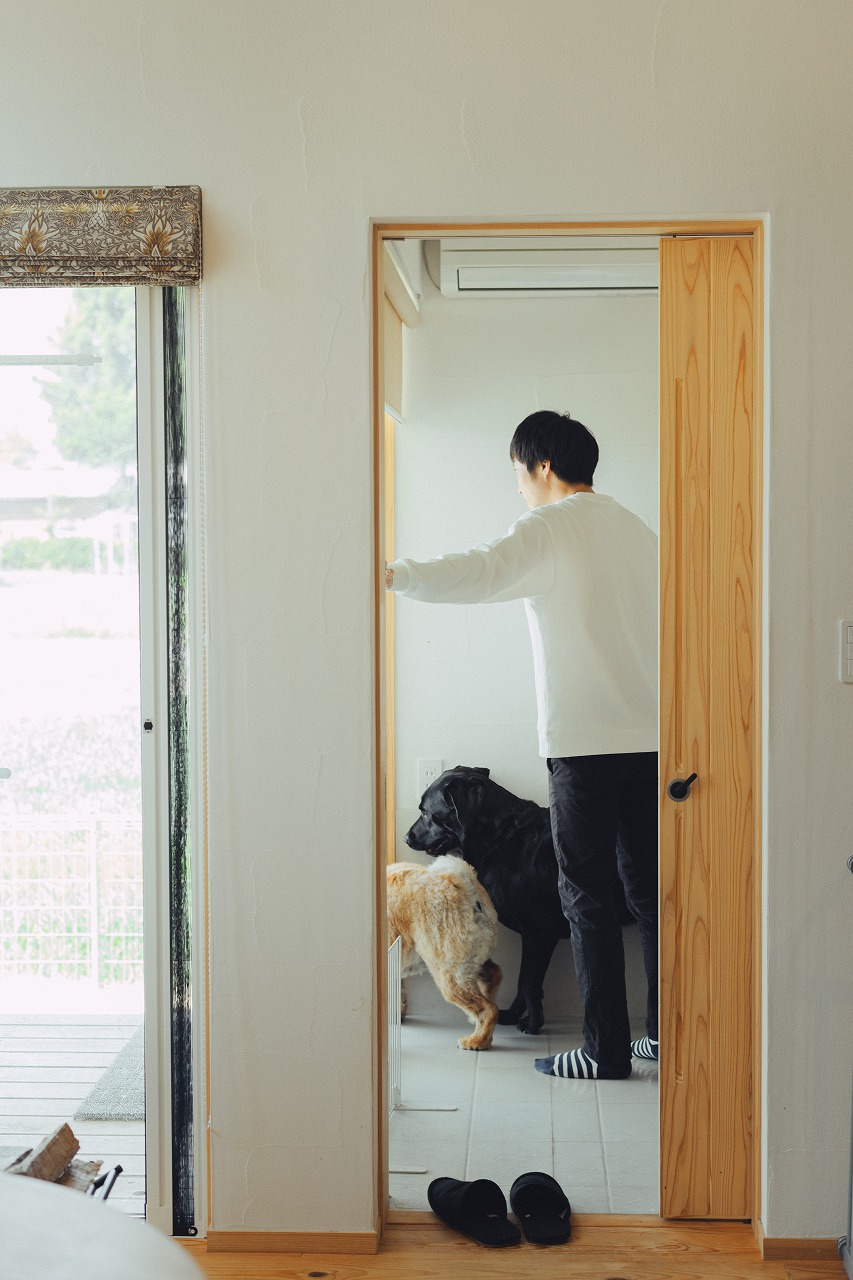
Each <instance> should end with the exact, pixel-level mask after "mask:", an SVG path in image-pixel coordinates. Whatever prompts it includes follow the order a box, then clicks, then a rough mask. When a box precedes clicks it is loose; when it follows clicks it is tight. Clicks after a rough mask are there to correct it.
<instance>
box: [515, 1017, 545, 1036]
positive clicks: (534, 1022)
mask: <svg viewBox="0 0 853 1280" xmlns="http://www.w3.org/2000/svg"><path fill="white" fill-rule="evenodd" d="M544 1025H545V1019H544V1018H531V1016H530V1015H529V1014H527V1013H523V1014H522V1015H521V1017H520V1018H519V1020H518V1022H517V1023H516V1026H517V1027H518V1029H519V1031H521V1032H522V1034H523V1035H526V1036H538V1035H540V1034H541V1032H542V1028H543V1027H544Z"/></svg>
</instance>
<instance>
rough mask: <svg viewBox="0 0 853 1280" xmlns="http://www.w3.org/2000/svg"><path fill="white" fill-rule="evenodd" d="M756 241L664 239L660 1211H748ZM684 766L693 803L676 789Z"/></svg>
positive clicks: (755, 686)
mask: <svg viewBox="0 0 853 1280" xmlns="http://www.w3.org/2000/svg"><path fill="white" fill-rule="evenodd" d="M755 248H756V246H755V241H754V239H753V237H751V236H743V237H741V236H737V237H734V236H733V237H724V238H699V237H697V238H680V237H679V238H663V239H662V240H661V292H660V303H661V305H660V313H661V757H660V759H661V782H662V796H661V828H660V829H661V957H662V964H661V1067H660V1080H661V1214H662V1216H664V1217H691V1218H751V1217H752V1216H753V1215H754V1212H757V1206H756V1205H755V1203H754V1187H755V1178H756V1173H755V1170H754V1168H753V1152H754V1151H755V1150H756V1145H755V1139H756V1134H755V1125H756V1123H757V1115H758V1106H757V1085H758V1080H757V1072H756V1070H755V1061H756V1059H755V1052H756V1050H755V1046H754V1043H753V1038H754V1035H757V1028H758V1008H757V995H756V993H757V990H758V973H757V960H756V957H757V936H756V935H757V921H756V918H755V905H754V903H755V897H756V893H757V883H758V881H757V877H758V854H759V842H758V830H757V826H758V819H757V813H758V798H757V795H756V785H757V779H758V778H759V776H760V774H759V770H758V766H757V761H758V754H757V753H758V732H759V721H758V693H759V688H760V685H759V682H758V680H757V678H756V676H757V672H758V662H757V652H758V643H759V638H760V628H759V625H758V613H757V609H758V597H759V584H758V569H759V564H758V563H757V547H758V537H757V530H758V524H757V518H758V512H759V510H760V506H759V452H758V449H759V442H760V431H759V429H758V424H757V423H756V421H755V409H756V406H757V405H759V404H760V396H759V394H758V386H757V377H758V373H757V370H758V367H759V361H758V360H757V358H756V356H757V353H758V350H759V342H760V335H759V333H758V331H757V320H756V317H757V314H758V308H757V299H758V293H757V286H756V261H757V255H756V252H755ZM692 773H695V774H696V775H697V781H696V782H695V783H694V785H693V787H692V789H691V792H690V794H689V796H688V797H687V799H685V800H683V801H681V802H676V801H674V800H672V799H670V798H669V796H668V794H667V784H668V783H669V782H670V781H671V780H672V779H674V778H685V777H687V776H689V775H690V774H692Z"/></svg>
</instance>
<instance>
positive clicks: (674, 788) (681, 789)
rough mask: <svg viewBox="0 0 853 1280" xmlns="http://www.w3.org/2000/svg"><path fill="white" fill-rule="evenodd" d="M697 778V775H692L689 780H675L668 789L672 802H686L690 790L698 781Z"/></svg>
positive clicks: (667, 792)
mask: <svg viewBox="0 0 853 1280" xmlns="http://www.w3.org/2000/svg"><path fill="white" fill-rule="evenodd" d="M696 777H697V775H696V774H695V773H691V775H690V777H689V778H673V780H672V782H671V783H670V784H669V786H668V787H667V789H666V794H667V795H668V796H669V798H670V800H686V799H687V797H688V796H689V795H690V788H691V787H692V785H693V783H694V782H695V781H696Z"/></svg>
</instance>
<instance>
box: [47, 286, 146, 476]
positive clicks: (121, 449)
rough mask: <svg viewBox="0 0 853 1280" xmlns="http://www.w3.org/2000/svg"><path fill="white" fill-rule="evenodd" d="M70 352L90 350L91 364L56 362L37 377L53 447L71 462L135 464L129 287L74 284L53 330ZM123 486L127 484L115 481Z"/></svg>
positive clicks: (129, 467)
mask: <svg viewBox="0 0 853 1280" xmlns="http://www.w3.org/2000/svg"><path fill="white" fill-rule="evenodd" d="M56 341H57V345H58V349H59V351H60V352H62V353H68V354H69V355H83V354H87V353H92V352H93V353H94V354H95V355H96V356H97V357H99V359H100V363H99V364H94V365H61V366H59V367H58V368H57V370H56V374H55V375H54V376H53V377H51V378H40V379H39V380H38V381H39V384H40V386H41V390H42V395H43V396H44V398H45V400H47V402H48V404H49V405H50V407H51V409H52V411H53V420H54V422H55V423H56V447H57V449H59V451H60V453H61V454H62V455H63V457H65V458H67V459H68V460H69V461H70V462H79V463H83V464H85V465H86V466H90V467H103V466H112V467H116V468H117V469H118V470H119V472H120V473H121V475H122V477H125V478H127V477H129V476H131V475H132V474H134V473H135V468H136V311H135V306H134V294H133V290H132V289H75V290H74V291H73V303H72V307H71V309H70V310H69V312H68V315H67V316H66V317H65V319H64V320H63V322H62V324H61V325H60V327H59V330H58V333H57V338H56ZM120 487H121V489H122V490H125V489H127V485H126V484H125V485H121V486H120Z"/></svg>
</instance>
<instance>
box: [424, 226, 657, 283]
mask: <svg viewBox="0 0 853 1280" xmlns="http://www.w3.org/2000/svg"><path fill="white" fill-rule="evenodd" d="M658 270H659V268H658V241H657V237H655V236H617V237H609V236H578V237H573V236H545V237H542V238H541V239H539V238H536V237H535V236H525V237H523V238H507V239H503V238H492V237H489V238H486V237H482V238H480V237H472V238H470V239H465V238H458V239H449V240H442V241H440V245H439V278H440V286H441V292H442V293H443V294H444V296H445V297H446V298H517V297H559V298H564V297H569V296H601V295H608V294H615V295H619V294H623V295H624V294H655V293H657V289H658Z"/></svg>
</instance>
